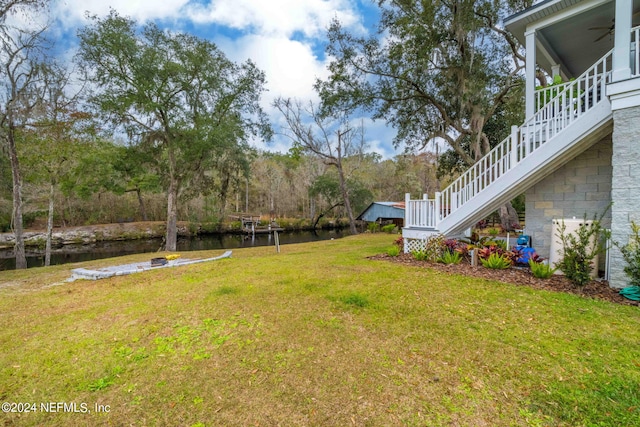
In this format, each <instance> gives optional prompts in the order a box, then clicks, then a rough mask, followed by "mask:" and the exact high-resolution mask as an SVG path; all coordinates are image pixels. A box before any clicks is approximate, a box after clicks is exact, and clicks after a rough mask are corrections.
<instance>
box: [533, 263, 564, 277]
mask: <svg viewBox="0 0 640 427" xmlns="http://www.w3.org/2000/svg"><path fill="white" fill-rule="evenodd" d="M529 267H530V268H531V274H533V276H534V277H537V278H538V279H548V278H549V277H551V276H552V275H553V273H555V272H556V270H557V268H553V267H551V266H550V265H549V264H544V263H541V262H535V261H534V260H532V259H530V260H529Z"/></svg>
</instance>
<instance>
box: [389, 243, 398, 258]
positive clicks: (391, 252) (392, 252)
mask: <svg viewBox="0 0 640 427" xmlns="http://www.w3.org/2000/svg"><path fill="white" fill-rule="evenodd" d="M387 255H389V256H392V257H396V256H398V255H400V247H399V246H396V245H393V246H391V247H390V248H389V249H387Z"/></svg>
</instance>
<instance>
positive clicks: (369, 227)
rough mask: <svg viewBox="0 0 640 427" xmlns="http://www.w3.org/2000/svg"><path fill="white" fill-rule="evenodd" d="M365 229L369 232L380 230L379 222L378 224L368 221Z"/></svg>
mask: <svg viewBox="0 0 640 427" xmlns="http://www.w3.org/2000/svg"><path fill="white" fill-rule="evenodd" d="M367 230H369V231H370V232H371V233H377V232H378V231H380V224H378V223H377V222H370V223H368V224H367Z"/></svg>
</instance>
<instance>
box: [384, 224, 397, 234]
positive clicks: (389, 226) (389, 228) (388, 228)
mask: <svg viewBox="0 0 640 427" xmlns="http://www.w3.org/2000/svg"><path fill="white" fill-rule="evenodd" d="M382 232H383V233H389V234H392V233H397V232H398V230H397V228H396V225H395V224H387V225H385V226H384V227H382Z"/></svg>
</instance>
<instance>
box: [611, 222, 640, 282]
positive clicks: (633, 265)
mask: <svg viewBox="0 0 640 427" xmlns="http://www.w3.org/2000/svg"><path fill="white" fill-rule="evenodd" d="M614 245H616V246H617V247H618V249H620V253H621V254H622V258H624V261H625V262H626V263H627V265H626V266H625V267H624V272H625V273H626V275H627V276H629V279H631V280H630V282H629V285H630V286H640V226H639V225H638V224H636V223H635V222H633V221H631V236H629V243H627V244H626V245H620V243H618V242H614Z"/></svg>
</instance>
